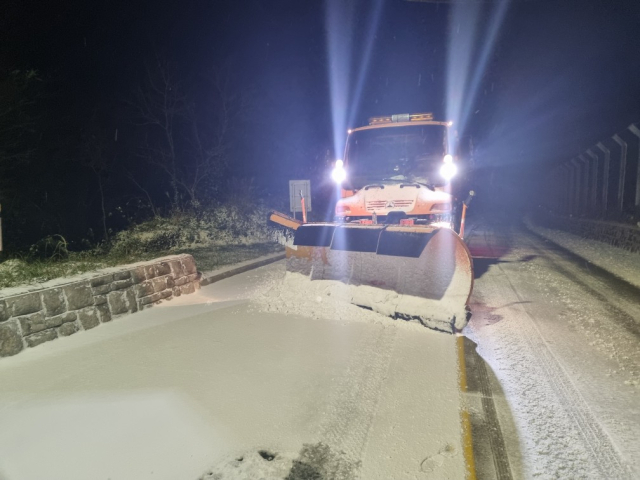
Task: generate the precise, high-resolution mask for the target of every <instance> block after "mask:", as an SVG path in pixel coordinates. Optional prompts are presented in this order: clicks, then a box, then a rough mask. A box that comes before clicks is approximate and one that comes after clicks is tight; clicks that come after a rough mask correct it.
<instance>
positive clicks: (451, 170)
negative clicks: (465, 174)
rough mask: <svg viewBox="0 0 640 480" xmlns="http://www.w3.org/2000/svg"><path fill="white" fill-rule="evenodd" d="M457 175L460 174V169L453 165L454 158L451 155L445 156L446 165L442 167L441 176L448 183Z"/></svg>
mask: <svg viewBox="0 0 640 480" xmlns="http://www.w3.org/2000/svg"><path fill="white" fill-rule="evenodd" d="M456 173H458V167H456V166H455V165H454V164H453V157H452V156H451V155H449V154H447V155H445V156H444V163H443V164H442V166H441V167H440V175H442V176H443V177H444V179H445V180H446V181H449V180H451V179H452V178H453V177H454V176H455V175H456Z"/></svg>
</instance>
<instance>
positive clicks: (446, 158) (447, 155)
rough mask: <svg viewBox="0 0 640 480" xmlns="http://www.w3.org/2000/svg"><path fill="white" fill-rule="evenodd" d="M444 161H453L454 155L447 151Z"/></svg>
mask: <svg viewBox="0 0 640 480" xmlns="http://www.w3.org/2000/svg"><path fill="white" fill-rule="evenodd" d="M444 163H453V157H452V156H451V155H449V154H448V153H447V154H446V155H445V156H444Z"/></svg>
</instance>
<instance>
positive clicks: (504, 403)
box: [465, 223, 640, 479]
mask: <svg viewBox="0 0 640 480" xmlns="http://www.w3.org/2000/svg"><path fill="white" fill-rule="evenodd" d="M558 233H559V232H546V234H547V235H549V236H553V238H554V239H555V238H558V237H559V236H562V237H564V235H558ZM565 240H570V241H571V242H570V243H566V244H565V246H567V247H571V246H574V247H575V246H578V247H580V248H579V249H578V250H579V252H580V253H581V254H585V252H586V251H588V250H589V249H588V248H586V247H587V246H588V245H587V244H589V243H590V242H584V243H581V242H580V239H577V238H575V237H574V238H571V239H567V238H565ZM468 241H469V244H470V247H471V249H472V251H473V245H474V244H476V245H478V244H479V245H481V247H485V245H484V244H486V243H488V244H489V248H482V249H483V250H484V251H490V250H493V251H498V252H501V254H500V255H499V256H496V257H495V258H484V259H477V260H476V262H475V264H476V275H477V277H476V282H475V285H474V293H473V296H472V304H471V309H472V312H473V315H472V317H471V320H470V322H469V325H468V327H467V328H466V330H465V334H466V335H467V336H468V337H469V338H471V339H472V340H473V341H474V342H476V343H477V345H478V347H477V349H478V352H479V353H480V355H481V356H482V358H483V359H484V360H485V361H486V363H487V364H488V366H489V368H490V370H492V372H491V374H492V376H493V378H494V387H495V388H496V390H502V392H503V398H502V400H501V401H500V402H498V406H499V410H500V411H499V415H500V417H501V421H500V423H501V426H502V428H503V430H504V434H505V436H506V437H507V441H506V444H507V450H508V452H509V456H510V458H511V462H510V463H511V465H512V474H513V477H514V478H587V479H602V478H612V479H613V478H616V479H624V478H639V477H640V460H639V459H640V438H639V437H638V435H637V432H638V428H639V427H640V402H638V395H639V394H640V389H639V385H638V380H639V379H640V334H639V333H640V326H639V324H638V323H639V321H640V302H639V301H638V296H637V294H635V295H634V293H633V287H629V286H628V285H627V286H626V287H625V285H624V284H623V283H620V282H613V283H612V281H611V279H610V278H603V277H602V276H599V275H598V274H596V273H594V272H592V271H591V270H590V269H589V268H588V265H585V262H579V261H576V259H575V258H572V257H570V256H567V255H566V254H565V253H564V252H563V251H562V250H558V249H557V248H555V247H554V246H553V244H550V243H548V242H545V241H544V240H541V239H539V238H537V237H535V236H533V235H531V234H530V233H527V232H526V231H525V230H523V229H519V228H515V227H512V226H511V227H510V226H507V225H503V226H497V227H496V226H490V225H488V224H482V223H480V224H479V225H476V226H475V228H474V229H473V230H472V233H471V234H470V235H469V237H468ZM491 244H493V245H491ZM604 247H606V246H603V250H607V249H606V248H604ZM600 257H601V258H605V256H604V255H600ZM606 258H608V260H607V262H608V263H609V265H610V266H611V265H615V263H616V262H620V263H624V262H626V260H625V255H620V256H619V257H618V256H616V255H612V254H611V253H610V252H608V253H607V254H606ZM629 291H631V293H629Z"/></svg>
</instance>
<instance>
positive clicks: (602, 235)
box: [535, 212, 640, 253]
mask: <svg viewBox="0 0 640 480" xmlns="http://www.w3.org/2000/svg"><path fill="white" fill-rule="evenodd" d="M535 221H536V223H537V224H539V225H542V226H545V227H547V228H555V229H557V230H564V231H567V232H569V233H573V234H574V235H579V236H581V237H583V238H590V239H593V240H598V241H601V242H604V243H608V244H609V245H613V246H615V247H619V248H624V249H625V250H628V251H630V252H637V253H640V228H638V227H636V226H633V225H625V224H622V223H613V222H604V221H600V220H590V219H586V218H577V217H564V216H560V215H554V214H549V213H543V212H539V213H538V214H537V215H536V216H535Z"/></svg>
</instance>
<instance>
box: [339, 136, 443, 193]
mask: <svg viewBox="0 0 640 480" xmlns="http://www.w3.org/2000/svg"><path fill="white" fill-rule="evenodd" d="M446 130H447V128H446V127H445V126H443V125H408V126H402V127H382V128H373V129H371V130H360V131H357V132H353V133H352V134H351V135H349V140H348V143H347V149H346V154H345V160H346V162H345V163H346V167H347V172H348V181H349V183H350V184H351V186H352V187H353V188H355V189H360V188H362V187H364V186H365V185H369V184H372V183H377V182H381V181H385V180H389V181H394V180H395V181H401V182H402V181H404V182H419V183H424V184H427V185H433V184H439V183H442V180H441V179H440V177H439V175H437V172H438V170H439V168H440V165H441V164H442V158H443V156H444V154H445V153H446V142H447V131H446Z"/></svg>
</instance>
